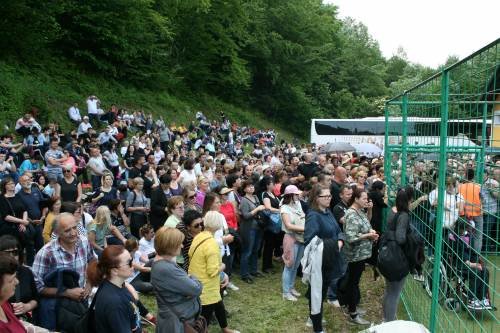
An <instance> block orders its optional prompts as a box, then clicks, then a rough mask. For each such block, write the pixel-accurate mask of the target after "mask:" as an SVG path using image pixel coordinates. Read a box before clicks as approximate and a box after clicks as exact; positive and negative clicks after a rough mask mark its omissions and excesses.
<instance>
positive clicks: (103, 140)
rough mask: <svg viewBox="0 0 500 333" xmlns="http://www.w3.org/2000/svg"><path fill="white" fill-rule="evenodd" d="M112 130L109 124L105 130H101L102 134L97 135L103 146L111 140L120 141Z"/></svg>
mask: <svg viewBox="0 0 500 333" xmlns="http://www.w3.org/2000/svg"><path fill="white" fill-rule="evenodd" d="M110 131H111V128H110V127H109V126H107V127H106V128H105V129H104V132H101V134H99V136H98V137H97V140H99V144H100V145H101V147H102V146H103V145H106V144H108V143H109V142H110V141H113V142H114V143H118V141H117V140H116V139H115V138H114V137H113V135H111V133H110Z"/></svg>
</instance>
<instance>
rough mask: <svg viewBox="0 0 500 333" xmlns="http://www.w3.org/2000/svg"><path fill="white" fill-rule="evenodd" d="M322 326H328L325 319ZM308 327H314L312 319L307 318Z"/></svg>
mask: <svg viewBox="0 0 500 333" xmlns="http://www.w3.org/2000/svg"><path fill="white" fill-rule="evenodd" d="M321 324H323V325H326V320H325V319H321ZM306 326H307V327H313V322H312V320H311V317H309V318H307V322H306Z"/></svg>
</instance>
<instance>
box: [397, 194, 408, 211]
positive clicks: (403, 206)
mask: <svg viewBox="0 0 500 333" xmlns="http://www.w3.org/2000/svg"><path fill="white" fill-rule="evenodd" d="M409 207H410V200H409V198H408V193H407V192H406V190H405V189H401V190H399V191H398V193H397V194H396V209H397V210H398V212H406V213H408V212H409V211H410V208H409Z"/></svg>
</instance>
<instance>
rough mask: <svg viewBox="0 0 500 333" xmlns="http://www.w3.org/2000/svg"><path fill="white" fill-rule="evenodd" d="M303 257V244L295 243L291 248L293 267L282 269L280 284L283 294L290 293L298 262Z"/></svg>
mask: <svg viewBox="0 0 500 333" xmlns="http://www.w3.org/2000/svg"><path fill="white" fill-rule="evenodd" d="M303 255H304V244H303V243H299V242H295V244H294V246H293V265H292V267H287V266H286V265H285V266H284V268H283V275H282V284H283V294H288V293H290V290H292V289H293V288H294V285H295V278H296V277H297V269H298V268H299V265H300V260H301V259H302V256H303Z"/></svg>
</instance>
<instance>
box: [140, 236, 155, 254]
mask: <svg viewBox="0 0 500 333" xmlns="http://www.w3.org/2000/svg"><path fill="white" fill-rule="evenodd" d="M139 252H140V253H142V254H145V255H149V254H150V253H153V252H155V238H154V237H153V238H151V240H149V241H148V240H147V239H146V238H144V237H142V238H141V240H139Z"/></svg>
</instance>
